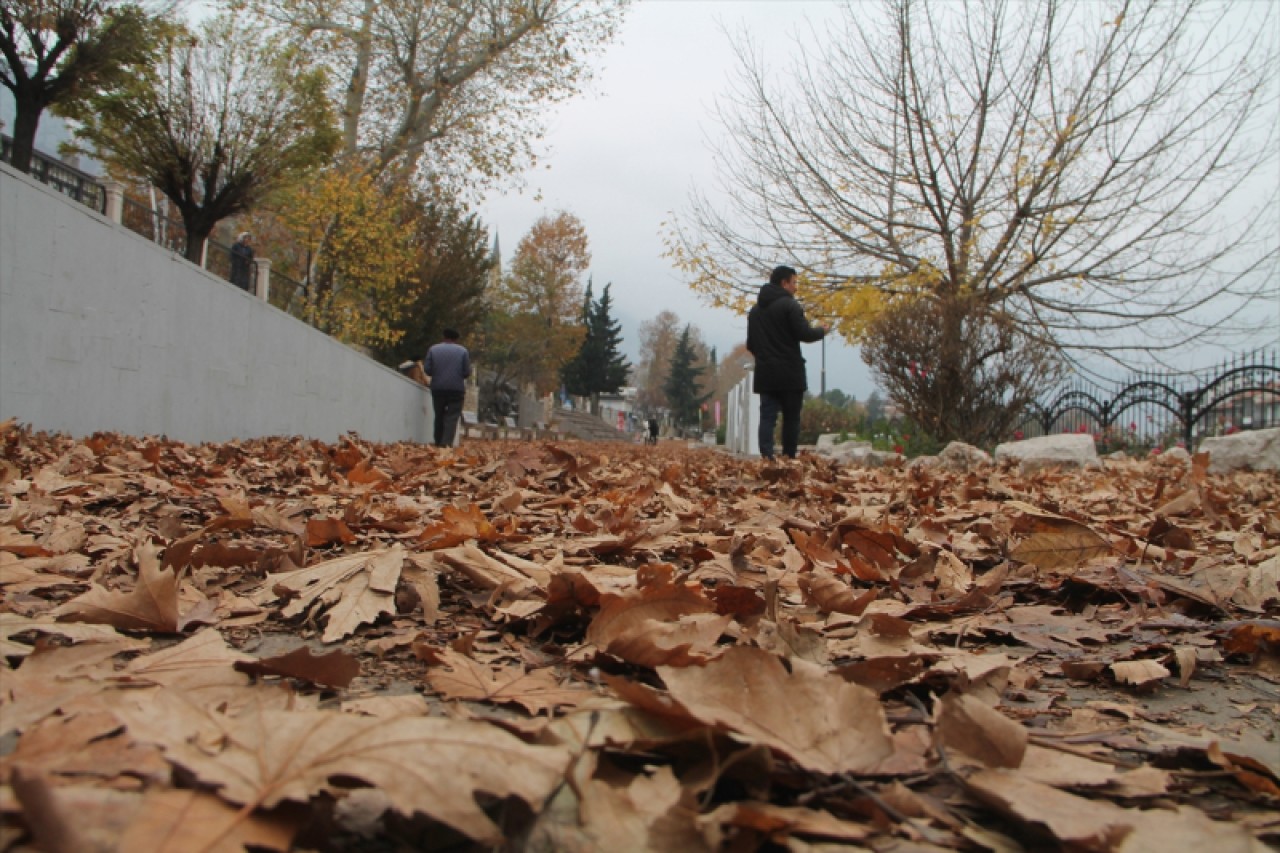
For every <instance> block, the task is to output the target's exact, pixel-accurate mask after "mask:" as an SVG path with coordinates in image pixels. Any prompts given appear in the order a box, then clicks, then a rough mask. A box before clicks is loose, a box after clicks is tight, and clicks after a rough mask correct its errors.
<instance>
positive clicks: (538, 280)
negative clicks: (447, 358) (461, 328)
mask: <svg viewBox="0 0 1280 853" xmlns="http://www.w3.org/2000/svg"><path fill="white" fill-rule="evenodd" d="M590 263H591V251H590V248H589V245H588V240H587V232H586V229H585V228H584V227H583V225H582V222H581V221H579V220H578V218H577V217H576V216H574V215H573V214H572V213H568V212H564V211H561V212H559V213H557V214H555V215H548V216H543V217H541V218H540V219H539V220H538V221H537V222H535V223H534V224H533V226H532V227H531V228H530V229H529V232H528V233H527V234H525V236H524V237H523V238H521V240H520V243H519V244H518V245H517V246H516V253H515V257H514V258H513V260H512V262H511V270H510V272H508V273H507V274H506V275H505V276H503V277H502V280H501V283H500V285H499V286H498V288H497V289H496V290H495V292H494V293H492V294H491V295H490V303H489V304H490V315H491V316H490V321H489V324H488V327H487V329H486V332H485V339H484V341H483V344H482V345H481V352H480V354H479V356H478V359H477V360H478V362H480V363H483V364H484V366H485V367H486V368H488V369H490V370H493V371H499V372H501V373H503V374H504V375H505V376H506V377H507V378H508V379H509V380H510V381H513V382H516V383H519V384H520V385H530V384H531V385H533V386H534V387H535V388H536V389H537V391H538V393H539V394H546V393H549V392H551V391H553V390H554V389H556V388H558V387H559V385H560V370H561V368H562V367H564V365H565V364H567V363H568V362H569V361H570V360H571V359H572V358H573V356H574V354H576V353H577V351H578V349H579V347H581V345H582V340H583V338H584V337H585V336H586V328H585V326H583V324H582V317H581V314H582V299H583V284H582V276H583V275H584V274H585V273H586V271H587V267H588V265H589V264H590Z"/></svg>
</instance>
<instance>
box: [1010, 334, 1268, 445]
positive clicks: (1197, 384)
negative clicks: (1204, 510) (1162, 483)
mask: <svg viewBox="0 0 1280 853" xmlns="http://www.w3.org/2000/svg"><path fill="white" fill-rule="evenodd" d="M1276 426H1280V355H1278V354H1277V351H1276V350H1271V351H1266V350H1258V351H1255V352H1252V353H1248V354H1245V355H1240V356H1236V357H1234V358H1232V359H1231V360H1229V361H1227V362H1224V363H1223V364H1220V365H1218V366H1216V367H1212V368H1208V369H1206V370H1197V371H1191V372H1184V373H1175V372H1172V371H1169V372H1139V373H1134V374H1132V375H1131V376H1129V377H1128V379H1127V380H1126V381H1124V382H1117V383H1115V384H1113V385H1110V386H1107V385H1103V384H1099V383H1094V382H1089V381H1087V380H1083V379H1077V380H1075V381H1073V382H1070V383H1068V384H1067V385H1066V386H1064V387H1060V388H1058V389H1055V391H1054V393H1053V394H1051V395H1048V396H1046V397H1045V398H1042V399H1041V400H1040V401H1038V402H1037V403H1035V404H1034V405H1033V406H1032V407H1031V409H1030V411H1029V412H1028V413H1027V416H1026V417H1025V418H1024V419H1023V421H1022V422H1021V423H1020V424H1019V426H1018V429H1017V431H1016V432H1015V433H1014V434H1013V436H1012V437H1013V438H1015V439H1017V438H1031V437H1033V436H1038V435H1049V434H1051V433H1066V432H1079V433H1088V434H1091V435H1093V437H1094V440H1095V441H1096V442H1097V445H1098V451H1099V452H1102V453H1109V452H1112V451H1115V450H1125V451H1128V452H1131V453H1145V452H1149V451H1150V450H1152V449H1153V448H1167V447H1172V446H1175V445H1177V446H1182V447H1186V448H1187V449H1193V448H1194V447H1195V445H1196V443H1197V442H1198V441H1199V440H1200V439H1202V438H1204V437H1206V436H1210V435H1227V434H1230V433H1233V432H1238V431H1240V430H1246V429H1265V428H1268V427H1276Z"/></svg>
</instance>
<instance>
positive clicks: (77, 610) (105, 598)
mask: <svg viewBox="0 0 1280 853" xmlns="http://www.w3.org/2000/svg"><path fill="white" fill-rule="evenodd" d="M159 552H160V549H159V547H157V546H154V545H150V544H144V545H139V546H138V547H137V548H136V549H135V550H134V556H135V557H136V559H137V561H138V578H137V582H136V583H135V584H134V587H133V589H132V590H130V591H129V592H113V591H111V590H109V589H107V588H106V587H101V586H94V587H93V588H91V589H90V590H89V591H88V592H86V593H85V594H84V595H81V596H77V597H76V598H73V599H71V600H70V601H68V602H67V603H66V604H64V605H62V606H61V607H59V608H58V609H57V610H55V611H54V615H55V616H56V617H57V618H58V619H60V620H62V621H65V622H93V623H96V624H105V625H111V626H112V627H114V628H120V629H122V630H126V631H155V632H159V633H168V634H172V633H176V632H177V631H179V630H180V620H181V617H180V615H179V613H178V576H177V572H176V571H175V570H173V569H167V570H166V569H161V568H160V560H159V556H158V555H159Z"/></svg>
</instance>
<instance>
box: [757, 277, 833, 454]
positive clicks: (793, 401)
mask: <svg viewBox="0 0 1280 853" xmlns="http://www.w3.org/2000/svg"><path fill="white" fill-rule="evenodd" d="M796 286H797V281H796V271H795V270H794V269H792V268H791V267H787V266H780V267H776V268H775V269H774V271H773V273H772V274H771V275H770V276H769V283H768V284H766V285H764V286H762V287H761V288H760V295H759V297H758V298H757V300H756V304H755V305H753V306H752V308H751V311H750V312H748V314H747V350H748V351H749V352H750V353H751V354H752V355H753V356H755V359H756V369H755V379H754V380H753V382H752V387H751V390H753V391H755V392H756V393H757V394H759V395H760V433H759V439H760V455H761V456H763V457H764V458H766V459H772V458H773V455H774V447H773V429H774V426H775V425H776V424H777V422H778V415H779V414H781V415H782V453H783V455H785V456H789V457H791V458H792V459H794V458H795V455H796V450H797V447H798V446H799V444H800V412H801V410H802V409H803V408H804V392H805V391H806V390H807V389H808V387H809V382H808V376H807V375H806V372H805V367H804V356H802V355H801V354H800V344H801V343H802V342H803V343H813V342H814V341H820V340H822V338H823V336H824V335H826V333H827V327H826V326H824V325H821V324H819V325H817V326H810V325H809V321H808V320H807V319H805V316H804V309H803V308H801V307H800V303H799V302H797V301H796V298H795V294H796Z"/></svg>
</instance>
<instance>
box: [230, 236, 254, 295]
mask: <svg viewBox="0 0 1280 853" xmlns="http://www.w3.org/2000/svg"><path fill="white" fill-rule="evenodd" d="M252 240H253V235H252V234H250V233H249V232H248V231H241V232H240V236H239V237H236V241H235V243H233V244H232V246H231V283H232V284H234V285H235V286H236V287H238V288H240V289H241V290H247V291H249V292H250V293H252V292H253V284H252V282H253V246H251V245H250V242H251V241H252Z"/></svg>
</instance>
